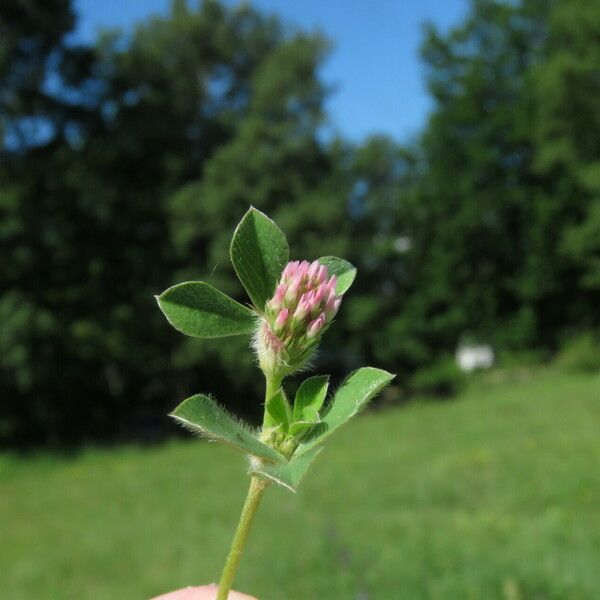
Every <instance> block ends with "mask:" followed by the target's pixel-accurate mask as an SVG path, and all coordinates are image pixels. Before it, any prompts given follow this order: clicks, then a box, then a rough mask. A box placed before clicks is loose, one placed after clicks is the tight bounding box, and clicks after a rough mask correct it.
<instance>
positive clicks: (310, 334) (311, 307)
mask: <svg viewBox="0 0 600 600" xmlns="http://www.w3.org/2000/svg"><path fill="white" fill-rule="evenodd" d="M336 284H337V278H336V276H335V275H333V276H332V277H329V273H328V270H327V266H325V265H322V264H321V263H319V262H318V261H313V262H312V263H309V262H307V261H305V260H303V261H292V262H289V263H288V264H287V265H286V266H285V268H284V269H283V272H282V274H281V279H280V280H279V284H278V285H277V287H276V289H275V293H274V294H273V297H272V298H271V299H270V300H269V301H268V302H267V304H266V306H265V314H264V320H263V324H262V325H261V328H259V330H258V331H259V333H258V337H257V341H256V342H255V345H256V347H257V349H258V351H259V358H260V359H261V364H262V363H263V362H265V361H267V359H266V358H265V359H264V360H263V359H262V358H261V356H260V355H261V351H260V349H261V348H266V349H268V350H269V351H270V352H271V353H274V354H273V356H270V357H269V359H268V361H267V362H268V363H269V365H271V363H273V364H274V363H276V362H277V361H282V362H284V363H286V364H287V365H288V366H290V368H291V366H293V365H298V364H300V363H302V362H305V361H306V360H308V356H309V355H310V354H311V350H312V349H313V348H314V346H315V344H316V343H317V342H318V340H319V338H320V336H321V335H322V333H323V332H324V331H325V329H326V328H327V325H328V324H329V323H330V322H331V320H332V319H333V318H334V317H335V315H336V314H337V311H338V309H339V306H340V303H341V301H342V295H341V294H339V295H338V294H337V293H336ZM261 331H262V334H261V333H260V332H261ZM261 339H262V342H261ZM265 364H266V363H265ZM269 368H271V366H269Z"/></svg>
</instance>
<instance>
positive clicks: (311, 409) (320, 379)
mask: <svg viewBox="0 0 600 600" xmlns="http://www.w3.org/2000/svg"><path fill="white" fill-rule="evenodd" d="M328 385H329V377H328V376H327V375H317V376H315V377H309V378H308V379H305V380H304V381H303V382H302V383H301V384H300V387H299V388H298V391H297V392H296V399H295V400H294V412H293V416H292V426H291V427H290V434H291V435H297V434H298V433H300V432H301V431H303V430H305V429H308V428H310V427H312V426H313V425H316V424H317V423H319V422H320V417H319V411H320V410H321V407H322V406H323V402H325V396H326V395H327V387H328Z"/></svg>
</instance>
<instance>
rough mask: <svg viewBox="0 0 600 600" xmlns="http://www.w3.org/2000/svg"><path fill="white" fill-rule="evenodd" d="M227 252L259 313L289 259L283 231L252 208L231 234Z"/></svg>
mask: <svg viewBox="0 0 600 600" xmlns="http://www.w3.org/2000/svg"><path fill="white" fill-rule="evenodd" d="M230 255H231V262H232V263H233V268H234V269H235V272H236V273H237V275H238V277H239V279H240V281H241V282H242V284H243V285H244V287H245V288H246V291H247V292H248V295H249V296H250V299H251V300H252V302H253V303H254V306H256V308H257V309H258V310H259V311H261V312H262V311H263V310H264V308H265V303H266V302H267V300H269V299H270V298H271V297H272V296H273V292H274V291H275V287H276V285H277V282H278V281H279V277H280V276H281V272H282V271H283V268H284V267H285V265H286V263H287V262H288V258H289V249H288V243H287V240H286V239H285V235H284V233H283V231H281V229H279V227H277V225H275V223H274V222H273V221H272V220H271V219H269V217H267V216H266V215H265V214H263V213H262V212H260V211H259V210H256V208H253V207H252V208H250V210H249V211H248V212H247V213H246V214H245V215H244V217H243V218H242V220H241V221H240V223H239V225H238V226H237V228H236V230H235V232H234V234H233V238H232V240H231V248H230Z"/></svg>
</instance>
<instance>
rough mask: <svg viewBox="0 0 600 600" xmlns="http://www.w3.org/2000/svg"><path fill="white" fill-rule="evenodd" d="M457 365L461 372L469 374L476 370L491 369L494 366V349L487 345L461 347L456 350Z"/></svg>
mask: <svg viewBox="0 0 600 600" xmlns="http://www.w3.org/2000/svg"><path fill="white" fill-rule="evenodd" d="M456 363H457V364H458V367H459V368H460V370H461V371H465V372H467V373H470V372H471V371H475V369H489V368H490V367H492V366H493V365H494V349H493V348H492V347H491V346H488V345H487V344H481V345H479V346H467V345H464V346H459V347H458V348H457V350H456Z"/></svg>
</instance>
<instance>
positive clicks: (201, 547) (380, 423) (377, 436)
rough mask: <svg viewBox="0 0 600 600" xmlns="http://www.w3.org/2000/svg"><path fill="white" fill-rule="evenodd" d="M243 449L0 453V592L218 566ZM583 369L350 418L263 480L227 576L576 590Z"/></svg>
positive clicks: (599, 411)
mask: <svg viewBox="0 0 600 600" xmlns="http://www.w3.org/2000/svg"><path fill="white" fill-rule="evenodd" d="M243 470H244V463H243V459H242V458H241V457H239V456H238V455H237V454H235V453H234V452H233V451H231V450H229V449H227V448H223V447H220V446H217V445H214V444H208V443H203V442H197V441H176V442H171V443H168V444H165V445H163V446H158V447H152V448H142V447H121V448H116V449H109V450H104V449H102V450H98V449H89V450H86V451H84V452H82V453H80V454H78V455H77V456H75V457H69V458H65V457H59V456H53V455H36V456H34V457H19V456H16V455H12V454H4V455H0V488H1V491H0V535H1V537H2V544H1V545H0V598H2V599H3V600H46V599H47V600H49V599H60V600H64V599H70V598H77V599H87V598H90V599H93V600H104V599H106V600H116V599H118V600H128V599H132V600H133V599H145V598H149V597H150V596H152V595H155V594H158V593H161V592H166V591H168V590H170V589H174V588H178V587H182V586H185V585H190V584H199V583H209V582H211V581H215V579H216V578H217V577H218V574H219V570H220V567H221V564H222V561H223V559H224V557H225V554H226V551H227V547H228V544H229V541H230V537H231V535H232V532H233V529H234V525H235V522H236V520H237V517H238V512H239V509H240V506H241V503H242V500H243V496H244V494H245V490H246V485H247V480H246V477H245V476H243ZM599 509H600V376H583V375H567V374H564V373H561V372H558V371H553V370H548V371H545V370H540V371H533V372H525V371H523V372H521V373H512V374H509V375H506V376H501V375H499V374H498V373H490V374H488V375H486V376H482V377H478V378H476V379H475V380H474V382H473V383H472V384H471V385H470V386H469V387H468V388H467V390H466V391H465V392H464V393H463V394H461V396H460V397H459V398H457V399H455V400H451V401H447V402H413V403H411V404H409V405H408V406H406V407H403V408H398V409H389V410H386V411H376V412H375V411H372V412H369V413H367V414H364V415H362V416H361V417H359V418H358V419H356V420H355V421H354V422H353V423H351V424H350V425H348V426H347V427H346V428H345V429H343V430H342V431H341V432H340V433H339V434H337V435H336V436H335V437H334V438H332V440H331V442H330V443H329V444H328V446H327V448H326V450H325V452H324V453H323V454H322V455H321V457H320V458H319V459H318V461H317V462H316V464H315V466H313V468H312V471H310V472H309V474H308V476H307V478H306V480H305V481H304V483H303V485H302V486H301V489H300V492H299V493H298V494H297V495H293V494H290V493H288V492H286V491H284V490H281V489H271V490H269V491H268V493H267V495H266V499H265V502H264V504H263V506H261V509H260V511H259V515H258V518H257V522H256V524H255V529H254V531H253V532H252V536H251V538H250V542H249V545H248V549H247V553H246V556H245V557H244V560H243V561H242V566H241V570H240V573H239V577H238V580H237V583H236V587H237V588H239V589H241V590H244V591H246V592H248V593H251V594H253V595H255V596H257V597H258V598H260V600H316V599H344V600H346V599H350V600H374V599H386V600H388V599H390V600H393V599H410V600H419V599H425V598H428V599H429V598H431V599H440V600H442V599H443V600H452V599H456V600H459V599H460V600H463V599H471V600H484V599H485V600H494V599H502V600H525V599H535V600H550V599H573V600H584V599H585V600H591V599H593V598H598V597H599V594H600V510H599Z"/></svg>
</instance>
